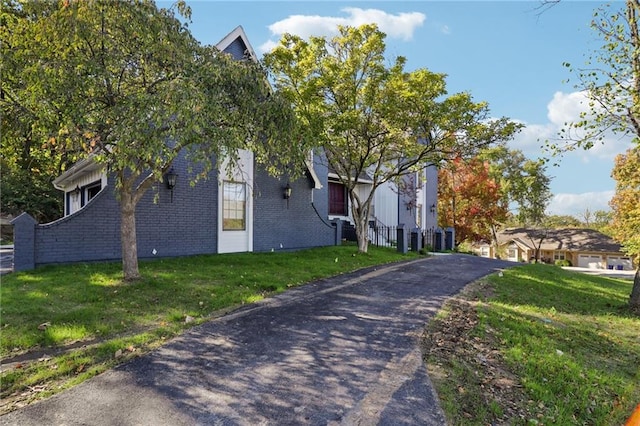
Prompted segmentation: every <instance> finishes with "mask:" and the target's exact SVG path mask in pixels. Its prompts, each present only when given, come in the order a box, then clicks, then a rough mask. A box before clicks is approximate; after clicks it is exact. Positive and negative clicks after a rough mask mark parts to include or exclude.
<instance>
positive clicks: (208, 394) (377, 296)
mask: <svg viewBox="0 0 640 426" xmlns="http://www.w3.org/2000/svg"><path fill="white" fill-rule="evenodd" d="M509 266H514V264H513V263H511V262H505V261H499V260H493V259H485V258H481V257H475V256H465V255H447V256H435V257H431V258H426V259H423V260H419V261H414V262H410V263H403V264H399V265H394V266H391V267H386V268H380V269H368V270H364V271H360V272H357V273H352V274H347V275H342V276H339V277H335V278H331V279H326V280H320V281H317V282H314V283H310V284H308V285H305V286H302V287H298V288H295V289H293V290H291V291H289V292H287V293H284V294H281V295H278V296H276V297H273V298H270V299H268V300H265V301H262V302H261V303H257V304H254V305H250V306H247V307H245V308H243V309H241V310H239V311H236V312H234V313H232V314H230V315H227V316H225V317H222V318H219V319H216V320H213V321H211V322H208V323H206V324H203V325H201V326H198V327H195V328H193V329H192V330H190V331H188V332H187V333H185V334H184V335H182V336H180V337H178V338H176V339H174V340H173V341H171V342H170V343H168V344H167V345H165V346H163V347H162V348H160V349H158V350H156V351H154V352H152V353H150V354H148V355H146V356H143V357H140V358H137V359H135V360H133V361H131V362H129V363H127V364H125V365H122V366H120V367H118V368H115V369H113V370H111V371H109V372H106V373H104V374H102V375H100V376H98V377H95V378H93V379H91V380H88V381H86V382H84V383H82V384H80V385H78V386H76V387H74V388H72V389H70V390H68V391H65V392H63V393H60V394H58V395H55V396H53V397H51V398H49V399H47V400H44V401H41V402H38V403H35V404H32V405H30V406H27V407H25V408H23V409H20V410H17V411H14V412H12V413H9V414H6V415H4V416H2V417H0V423H2V424H3V425H23V426H24V425H154V426H155V425H394V426H395V425H441V424H444V417H443V415H442V412H441V410H440V408H439V406H438V403H437V397H436V395H435V393H434V391H433V389H432V386H431V382H430V380H429V378H428V376H427V374H426V370H425V367H424V365H423V362H422V359H421V353H420V349H419V339H420V336H421V333H422V332H423V329H424V325H425V324H426V322H427V321H428V320H429V318H430V317H431V316H432V315H433V314H435V313H436V312H437V310H438V309H439V307H440V306H441V304H442V303H443V301H444V300H445V299H446V298H447V297H449V296H451V295H453V294H455V293H457V292H458V291H460V290H461V289H462V288H463V287H464V286H465V285H466V284H467V283H469V282H471V281H473V280H475V279H477V278H480V277H482V276H484V275H487V274H489V273H491V272H494V271H495V270H497V269H500V268H506V267H509Z"/></svg>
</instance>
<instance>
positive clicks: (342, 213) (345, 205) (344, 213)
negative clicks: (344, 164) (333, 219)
mask: <svg viewBox="0 0 640 426" xmlns="http://www.w3.org/2000/svg"><path fill="white" fill-rule="evenodd" d="M337 186H340V187H341V188H342V194H343V195H342V199H343V202H342V203H341V207H342V209H341V210H340V212H338V211H337V210H333V209H332V207H334V206H336V205H337V203H336V202H335V201H334V202H332V199H331V196H332V193H333V192H334V191H337V190H336V189H334V188H336V187H337ZM328 207H329V214H330V215H332V216H348V215H349V197H348V196H347V188H346V186H345V185H344V184H342V183H340V182H335V181H329V206H328Z"/></svg>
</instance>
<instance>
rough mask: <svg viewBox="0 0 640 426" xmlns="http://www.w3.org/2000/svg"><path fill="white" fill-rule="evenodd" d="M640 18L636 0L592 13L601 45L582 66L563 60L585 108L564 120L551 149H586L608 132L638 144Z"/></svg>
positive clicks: (639, 1)
mask: <svg viewBox="0 0 640 426" xmlns="http://www.w3.org/2000/svg"><path fill="white" fill-rule="evenodd" d="M619 5H620V4H619V3H617V4H616V3H614V4H613V5H609V6H608V7H609V8H614V7H615V8H618V7H619ZM639 18H640V0H626V4H625V7H623V8H621V9H618V10H605V9H598V10H596V11H595V12H594V19H593V21H592V23H591V27H592V28H593V29H594V30H595V31H596V32H597V33H598V34H599V35H600V37H601V38H602V41H603V45H602V46H601V48H600V49H599V50H595V51H594V52H593V53H592V56H591V57H590V58H589V60H588V61H587V64H586V65H587V67H586V68H578V69H575V68H574V67H573V66H572V65H571V64H570V63H565V64H564V65H565V66H566V67H567V68H568V69H569V70H570V72H572V73H576V74H577V77H578V82H577V84H576V85H575V88H576V89H579V90H581V91H583V92H584V93H585V95H586V96H587V98H588V99H589V105H588V109H587V111H584V112H582V113H581V115H580V120H579V121H577V122H574V123H565V126H564V128H563V129H561V131H560V134H559V139H560V143H557V144H550V147H551V149H552V152H554V153H558V152H562V151H565V150H571V149H576V148H584V149H589V148H591V147H593V146H594V144H595V143H598V142H603V141H604V139H605V137H606V136H607V135H608V134H610V133H611V132H613V133H615V134H616V135H617V136H619V137H620V136H624V135H631V136H632V137H633V138H634V139H635V141H636V143H640V139H638V138H640V30H639V28H638V19H639Z"/></svg>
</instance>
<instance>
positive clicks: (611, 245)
mask: <svg viewBox="0 0 640 426" xmlns="http://www.w3.org/2000/svg"><path fill="white" fill-rule="evenodd" d="M541 237H543V238H542V244H541V245H540V256H539V258H540V260H541V261H542V262H545V263H555V262H556V261H558V260H566V261H568V262H570V264H571V266H578V267H583V268H591V269H619V270H633V269H634V268H633V264H632V261H631V259H630V258H629V256H626V255H625V254H624V252H622V249H621V247H620V244H618V243H616V242H615V241H613V239H612V238H611V237H608V236H607V235H605V234H603V233H601V232H598V231H596V230H593V229H581V228H565V229H548V230H533V229H525V228H515V229H506V230H504V231H501V232H500V233H498V248H497V250H496V248H495V247H493V246H492V245H491V244H489V243H487V242H483V243H476V244H475V246H474V250H475V251H476V253H477V254H479V255H480V256H483V257H491V258H497V257H500V258H502V259H506V260H511V261H515V262H528V261H530V260H532V259H535V253H536V247H537V246H538V243H539V242H540V239H541Z"/></svg>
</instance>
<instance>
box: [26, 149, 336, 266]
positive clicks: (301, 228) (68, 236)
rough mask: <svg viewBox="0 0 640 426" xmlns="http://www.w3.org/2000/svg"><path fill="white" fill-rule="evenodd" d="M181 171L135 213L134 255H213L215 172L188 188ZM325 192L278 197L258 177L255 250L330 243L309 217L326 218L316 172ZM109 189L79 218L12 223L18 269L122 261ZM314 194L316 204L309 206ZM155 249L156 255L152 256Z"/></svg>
mask: <svg viewBox="0 0 640 426" xmlns="http://www.w3.org/2000/svg"><path fill="white" fill-rule="evenodd" d="M174 169H175V172H176V173H178V179H177V184H176V187H175V188H174V190H173V201H172V200H171V191H170V190H169V189H167V187H166V186H165V184H164V183H163V184H157V185H155V186H154V187H153V188H152V189H151V190H149V191H148V192H147V194H145V196H144V197H143V198H142V200H140V202H139V203H138V206H137V209H136V229H137V243H138V257H139V258H140V259H145V258H153V257H173V256H186V255H195V254H210V253H216V252H217V240H218V235H217V232H218V227H217V211H218V184H217V179H216V176H215V174H213V173H212V177H211V178H210V179H209V180H206V181H201V182H199V183H197V184H196V185H195V186H191V185H190V184H189V181H190V180H191V178H190V176H189V174H188V171H187V164H186V161H185V160H184V158H179V159H177V160H176V161H175V162H174ZM316 171H317V172H318V175H319V178H320V180H321V182H323V185H324V187H323V188H322V189H320V190H316V189H313V190H312V189H311V188H312V186H313V183H312V181H311V179H310V178H309V177H302V178H300V179H299V180H297V181H295V182H291V183H290V184H291V186H292V188H293V195H292V197H291V199H290V200H289V203H288V208H287V200H285V199H284V197H283V189H284V186H285V185H286V184H287V181H286V179H285V180H277V179H274V178H272V177H269V176H268V175H267V173H266V172H264V171H262V170H256V171H255V181H256V191H255V200H254V234H253V235H254V251H270V250H271V249H274V250H281V249H285V250H293V249H301V248H308V247H315V246H326V245H332V244H334V242H335V231H334V229H333V228H330V227H328V226H327V225H326V224H325V223H323V221H322V220H321V219H320V217H318V215H317V214H316V212H315V211H314V208H313V207H314V206H315V208H316V209H317V210H318V212H319V214H320V216H321V217H322V218H323V219H324V220H325V221H326V218H327V208H328V207H327V206H328V195H327V184H326V182H327V172H326V168H322V167H316ZM113 190H114V183H113V180H112V179H109V181H108V185H107V186H106V187H105V188H104V189H103V190H102V191H101V192H100V193H99V194H98V195H97V196H96V197H94V198H93V199H92V200H91V201H90V202H89V203H87V205H86V206H85V207H84V208H82V209H81V210H79V211H78V212H76V213H74V214H72V215H69V216H66V217H64V218H62V219H59V220H57V221H55V222H51V223H47V224H42V225H38V224H37V223H36V222H35V220H34V219H33V218H32V217H31V216H29V215H21V216H20V217H18V218H16V219H15V220H14V228H15V253H14V255H15V258H14V265H15V269H16V270H23V269H31V268H33V267H35V266H38V265H44V264H50V263H70V262H82V261H112V260H119V259H121V243H120V212H119V204H118V202H117V200H116V198H115V194H114V192H113ZM312 196H313V206H312V204H311V201H312ZM154 250H155V254H154Z"/></svg>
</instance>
